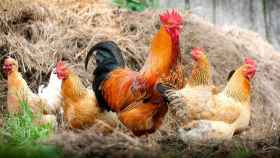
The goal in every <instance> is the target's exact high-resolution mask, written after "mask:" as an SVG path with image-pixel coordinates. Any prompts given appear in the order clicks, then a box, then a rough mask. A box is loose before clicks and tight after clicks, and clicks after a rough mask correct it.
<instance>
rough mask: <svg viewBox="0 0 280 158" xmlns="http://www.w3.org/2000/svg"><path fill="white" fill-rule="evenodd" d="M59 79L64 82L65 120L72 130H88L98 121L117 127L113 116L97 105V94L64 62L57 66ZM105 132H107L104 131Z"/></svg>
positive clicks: (62, 88) (62, 86)
mask: <svg viewBox="0 0 280 158" xmlns="http://www.w3.org/2000/svg"><path fill="white" fill-rule="evenodd" d="M56 73H57V77H58V78H59V79H60V80H62V85H61V96H62V98H63V111H64V120H65V121H66V122H67V123H68V125H69V127H70V128H73V129H75V128H78V129H82V128H86V127H89V126H91V125H93V124H95V123H96V121H97V120H98V119H100V120H101V121H104V122H106V123H107V124H108V125H110V126H112V128H113V127H114V126H115V124H114V123H115V122H114V120H115V119H113V117H114V116H113V114H111V113H108V112H106V111H103V110H102V109H101V108H100V107H99V104H98V103H97V100H96V97H95V94H94V93H93V91H92V90H90V89H87V88H86V87H85V86H84V85H83V83H82V81H81V80H80V78H79V77H78V76H77V75H76V74H75V73H74V72H73V71H72V70H71V69H70V68H69V67H67V66H66V65H65V64H64V62H62V61H60V62H58V63H57V65H56ZM104 132H105V131H104Z"/></svg>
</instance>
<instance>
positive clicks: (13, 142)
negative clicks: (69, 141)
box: [0, 101, 61, 158]
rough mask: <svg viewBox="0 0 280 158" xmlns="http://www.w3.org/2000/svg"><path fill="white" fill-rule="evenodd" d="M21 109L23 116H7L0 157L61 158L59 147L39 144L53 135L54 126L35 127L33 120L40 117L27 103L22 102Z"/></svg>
mask: <svg viewBox="0 0 280 158" xmlns="http://www.w3.org/2000/svg"><path fill="white" fill-rule="evenodd" d="M21 108H22V113H21V114H9V115H7V116H5V119H4V126H3V127H2V128H1V129H0V157H21V158H37V157H38V158H58V157H60V156H61V152H60V151H59V149H58V148H57V147H55V146H53V145H45V144H41V143H39V142H40V141H43V140H46V139H47V138H48V137H49V136H50V135H51V134H52V132H53V125H51V124H47V125H40V126H39V125H34V124H33V120H34V119H36V118H37V117H40V116H35V115H33V114H32V112H31V110H30V108H29V106H28V105H27V103H26V102H25V101H23V102H21Z"/></svg>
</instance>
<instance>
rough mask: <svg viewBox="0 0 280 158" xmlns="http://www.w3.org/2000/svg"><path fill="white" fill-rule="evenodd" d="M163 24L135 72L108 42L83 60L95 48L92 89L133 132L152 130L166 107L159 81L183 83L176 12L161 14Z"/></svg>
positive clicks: (160, 120) (137, 133)
mask: <svg viewBox="0 0 280 158" xmlns="http://www.w3.org/2000/svg"><path fill="white" fill-rule="evenodd" d="M160 20H161V23H162V26H161V28H160V30H159V32H158V33H156V35H155V37H154V38H153V40H152V43H151V47H150V53H149V55H148V58H147V60H146V62H145V64H144V66H143V67H142V69H141V70H140V72H136V71H133V70H130V69H128V68H126V67H125V62H124V59H123V56H122V54H121V50H120V48H119V47H118V46H117V45H116V44H115V43H114V42H111V41H106V42H101V43H98V44H96V45H95V46H94V47H93V48H91V50H90V51H89V53H88V54H87V57H86V60H85V67H86V68H87V65H88V61H89V59H90V57H91V56H92V54H93V53H94V52H95V51H96V63H97V67H96V69H95V70H94V75H95V78H94V81H95V82H94V84H93V89H94V91H95V94H96V97H97V99H98V102H99V103H100V105H101V106H102V107H103V108H104V109H107V110H112V111H114V112H116V113H117V114H118V117H119V120H120V121H121V122H122V123H123V124H124V125H125V126H126V127H127V128H129V129H130V130H131V131H132V132H133V133H134V135H136V136H141V135H144V134H149V133H153V132H154V131H155V130H156V129H158V128H159V127H160V125H161V124H162V121H163V118H164V116H165V114H166V112H167V110H168V107H167V104H166V103H165V101H164V98H162V97H161V96H160V94H159V93H158V92H157V90H156V89H155V85H156V83H157V82H159V81H160V80H164V81H166V82H168V83H170V84H173V85H175V86H176V87H178V88H182V86H183V85H184V83H183V81H184V78H183V72H182V65H181V54H180V49H179V36H180V31H181V28H182V17H181V16H180V15H179V14H178V13H177V12H175V11H172V12H167V13H164V14H162V15H160Z"/></svg>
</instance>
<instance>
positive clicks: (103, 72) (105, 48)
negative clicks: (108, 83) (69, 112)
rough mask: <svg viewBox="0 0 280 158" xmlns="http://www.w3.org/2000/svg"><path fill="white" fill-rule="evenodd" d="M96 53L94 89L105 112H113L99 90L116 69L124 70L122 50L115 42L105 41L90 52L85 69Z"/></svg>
mask: <svg viewBox="0 0 280 158" xmlns="http://www.w3.org/2000/svg"><path fill="white" fill-rule="evenodd" d="M95 51H96V56H95V60H96V68H95V70H94V72H93V74H94V76H95V78H94V83H93V85H92V88H93V90H94V92H95V95H96V98H97V101H98V103H99V105H100V107H101V108H103V109H104V110H108V111H109V110H111V109H110V107H109V106H108V105H107V103H106V101H105V100H104V98H103V96H102V90H101V89H100V88H99V87H100V85H101V84H102V82H103V81H104V80H106V78H107V75H108V74H109V73H110V72H111V71H113V70H115V69H116V68H124V67H125V61H124V58H123V56H122V53H121V49H120V48H119V47H118V45H117V44H116V43H115V42H113V41H104V42H100V43H97V44H96V45H94V46H93V47H92V48H91V49H90V50H89V52H88V54H87V57H86V60H85V68H86V69H87V65H88V62H89V59H90V57H91V56H93V53H94V52H95Z"/></svg>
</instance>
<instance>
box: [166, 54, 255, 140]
mask: <svg viewBox="0 0 280 158" xmlns="http://www.w3.org/2000/svg"><path fill="white" fill-rule="evenodd" d="M255 72H256V63H255V61H254V60H252V59H250V58H246V59H245V61H244V64H243V65H242V66H241V67H239V68H238V69H237V70H235V72H234V73H233V74H232V76H231V77H230V79H229V81H228V83H227V85H226V87H225V88H224V89H223V90H222V91H221V92H219V93H217V94H212V95H200V96H195V97H197V98H196V99H198V98H199V99H201V100H202V101H201V102H199V103H198V102H193V98H195V97H192V95H193V94H190V93H187V92H186V91H184V89H183V90H179V91H178V90H172V89H167V88H166V87H165V88H166V89H165V92H164V93H162V95H164V96H165V97H166V98H168V100H170V101H171V102H173V103H174V104H181V105H184V106H185V107H186V110H187V111H186V114H187V116H188V117H187V118H186V119H187V120H188V123H187V124H186V125H185V126H184V127H183V128H181V129H180V130H179V131H180V133H181V136H182V137H184V139H187V138H190V139H189V140H191V139H197V140H202V138H201V136H203V135H204V136H205V133H208V132H212V133H208V134H209V135H208V136H209V139H210V138H220V139H222V138H224V139H228V138H231V137H232V135H233V133H234V132H235V131H240V130H243V129H245V128H247V127H248V125H249V120H250V114H251V112H250V109H251V105H250V96H251V95H250V94H251V93H250V81H251V80H252V79H253V77H254V75H255ZM195 103H196V104H195ZM223 129H227V130H223ZM203 133H204V134H203ZM219 134H221V135H224V136H221V135H219Z"/></svg>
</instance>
